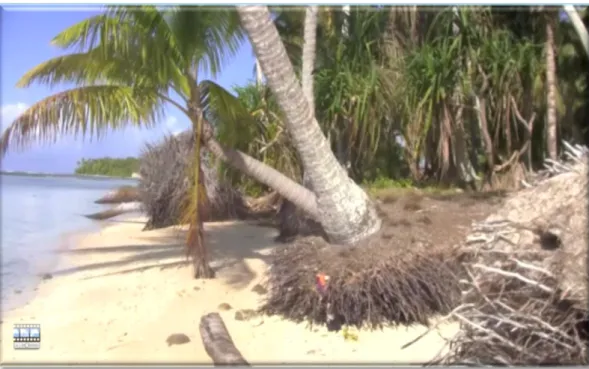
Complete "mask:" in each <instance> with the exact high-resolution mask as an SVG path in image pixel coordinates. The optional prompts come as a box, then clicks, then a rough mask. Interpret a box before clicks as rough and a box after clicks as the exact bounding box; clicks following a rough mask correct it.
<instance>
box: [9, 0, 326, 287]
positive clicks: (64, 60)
mask: <svg viewBox="0 0 589 369" xmlns="http://www.w3.org/2000/svg"><path fill="white" fill-rule="evenodd" d="M242 40H243V32H242V28H241V27H240V22H239V19H238V17H237V13H236V12H235V9H234V8H227V9H214V10H213V9H206V8H182V7H180V8H164V9H161V8H157V7H154V6H142V7H139V8H136V7H112V8H108V10H107V11H106V12H104V13H103V14H100V15H97V16H94V17H91V18H89V19H86V20H84V21H82V22H80V23H78V24H76V25H74V26H72V27H70V28H68V29H66V30H65V31H63V32H61V33H60V34H59V35H57V36H56V37H55V38H54V40H53V44H54V45H56V46H58V47H60V48H63V49H65V50H71V49H72V48H73V49H75V51H74V52H73V53H70V54H66V55H64V56H61V57H57V58H54V59H51V60H48V61H46V62H44V63H42V64H40V65H38V66H37V67H35V68H33V69H32V70H31V71H29V72H28V73H26V74H25V75H24V76H23V77H22V79H21V80H20V82H19V84H18V85H19V86H21V87H26V86H29V85H31V84H33V83H43V84H46V85H49V86H55V85H57V84H59V83H64V82H66V83H73V84H74V85H75V87H74V88H72V89H68V90H65V91H61V92H58V93H56V94H54V95H52V96H49V97H47V98H45V99H43V100H41V101H39V102H37V103H35V104H33V105H32V106H31V107H30V108H29V109H28V110H27V111H25V112H24V113H23V114H22V115H21V116H20V117H18V118H17V119H16V120H15V121H14V122H13V123H12V124H11V125H10V126H9V127H8V128H7V129H6V130H5V131H4V132H3V134H2V138H1V140H0V149H1V150H2V153H6V152H7V150H8V149H10V148H13V149H14V148H16V149H19V148H24V147H26V146H27V145H29V144H30V143H32V142H34V141H54V140H55V139H57V138H58V137H59V136H61V135H64V134H73V135H74V136H90V137H101V136H102V135H104V134H106V133H108V132H109V131H112V130H117V129H122V128H124V127H129V126H136V127H151V126H154V125H155V124H157V123H158V122H159V121H160V119H161V118H162V116H163V113H164V104H165V103H169V104H171V105H172V106H174V107H175V108H177V109H178V110H179V111H180V112H181V113H183V114H185V115H186V116H187V117H188V118H189V119H190V121H191V123H192V127H193V132H194V135H195V142H196V144H197V148H196V150H195V153H196V154H195V159H194V168H193V169H194V170H193V171H192V173H193V184H194V189H193V191H191V198H190V199H188V200H187V201H189V203H191V204H192V205H194V204H198V203H199V201H198V198H199V196H202V194H201V191H200V190H201V189H202V188H201V186H200V185H199V183H200V180H199V178H198V177H199V172H200V170H199V168H200V163H199V160H200V156H199V155H198V153H199V152H200V148H199V147H198V145H199V144H201V143H202V144H203V145H204V146H205V147H206V148H207V149H208V150H210V152H212V153H213V154H214V155H215V156H217V157H218V158H220V159H222V160H224V161H226V162H228V163H229V164H230V165H232V166H234V167H236V168H237V169H239V170H241V171H242V172H244V173H245V174H248V175H250V176H252V177H254V178H256V179H257V180H258V181H260V182H262V183H264V184H265V185H267V186H269V187H271V188H274V189H275V190H277V191H278V192H279V193H280V194H281V195H282V196H283V197H285V198H287V199H289V200H290V201H292V202H293V203H295V204H297V206H299V207H300V208H302V209H304V211H306V212H308V213H309V214H313V215H316V214H318V211H317V208H318V206H317V204H316V202H315V196H314V195H313V193H312V192H310V191H309V190H307V189H305V188H304V187H302V186H300V185H299V184H297V183H296V182H294V181H292V180H291V179H290V178H288V177H286V176H285V175H283V174H282V173H280V172H278V171H276V170H274V169H273V168H272V167H269V166H267V165H265V164H263V163H262V162H260V161H257V160H255V159H253V158H251V157H249V156H247V155H245V154H243V153H242V152H239V151H236V150H232V149H229V148H226V147H223V146H222V145H221V144H220V143H219V142H218V141H217V140H216V139H215V135H214V133H215V132H214V127H212V126H211V125H210V124H209V122H208V121H207V120H206V119H203V118H204V116H203V114H204V112H205V111H206V110H207V108H208V107H209V106H212V105H216V106H227V107H229V106H235V104H236V99H235V97H234V96H233V95H231V94H230V93H229V92H227V91H226V90H224V89H223V88H222V87H221V86H219V85H217V84H215V83H214V82H212V81H210V80H203V79H201V78H200V76H199V72H201V71H207V72H209V73H210V74H212V75H215V74H216V73H218V72H219V70H220V69H221V67H222V66H223V62H224V60H226V58H227V57H230V56H232V55H233V54H234V53H235V51H236V50H237V48H238V46H239V45H240V43H241V41H242ZM197 208H198V207H196V208H195V207H194V206H188V207H187V209H188V210H187V211H189V212H190V222H189V223H190V231H189V233H188V239H187V251H188V253H189V255H191V256H192V257H193V260H194V267H195V276H196V277H211V276H212V274H213V273H212V270H211V269H210V268H209V267H208V261H207V257H206V249H205V248H204V246H203V243H202V227H200V223H201V220H200V219H199V216H198V215H199V211H198V210H197Z"/></svg>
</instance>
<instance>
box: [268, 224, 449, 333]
mask: <svg viewBox="0 0 589 369" xmlns="http://www.w3.org/2000/svg"><path fill="white" fill-rule="evenodd" d="M457 268H459V262H458V258H457V257H456V255H454V251H453V250H452V249H451V248H448V247H435V246H432V245H431V244H422V245H416V244H412V245H398V244H392V243H391V240H385V239H384V238H381V237H380V235H378V236H376V237H373V238H372V239H370V240H367V241H366V242H363V243H362V244H361V245H358V246H353V247H347V248H341V247H337V246H333V245H329V244H327V243H326V241H325V240H324V239H323V238H321V237H306V238H301V239H299V240H297V242H296V243H294V244H292V245H290V246H288V247H284V248H276V249H275V251H274V254H273V255H272V261H271V262H270V270H269V273H268V277H269V280H268V290H269V292H268V294H267V300H266V301H265V303H264V305H263V306H262V308H261V311H262V312H264V313H266V314H271V315H273V314H277V315H282V316H284V317H286V318H287V319H291V320H295V321H305V320H307V321H311V322H313V323H316V324H324V323H326V317H327V314H330V315H332V316H333V317H334V318H335V319H336V320H338V321H339V325H341V324H347V325H354V326H357V327H360V326H367V327H369V328H377V327H382V326H386V325H390V324H392V325H396V324H412V323H416V322H419V323H424V324H427V323H428V319H429V318H431V317H432V316H433V315H437V314H444V313H446V314H447V313H449V312H450V311H451V310H452V308H453V307H454V306H456V305H457V304H458V303H459V299H460V291H459V288H458V281H457V278H456V272H457V270H458V269H457ZM318 273H323V274H324V275H326V276H328V277H329V282H328V285H327V288H326V290H325V292H320V291H318V289H317V288H316V279H315V278H316V275H317V274H318Z"/></svg>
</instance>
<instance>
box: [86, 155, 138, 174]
mask: <svg viewBox="0 0 589 369" xmlns="http://www.w3.org/2000/svg"><path fill="white" fill-rule="evenodd" d="M137 172H139V159H137V158H134V157H131V156H129V157H127V158H109V157H104V158H96V159H82V160H79V161H78V163H77V165H76V170H75V173H76V174H79V175H100V176H110V177H131V175H132V174H133V173H137Z"/></svg>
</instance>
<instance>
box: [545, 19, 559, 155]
mask: <svg viewBox="0 0 589 369" xmlns="http://www.w3.org/2000/svg"><path fill="white" fill-rule="evenodd" d="M548 17H551V16H550V15H549V16H548ZM551 20H552V19H548V20H547V22H546V41H545V48H546V106H547V109H546V149H547V151H548V157H549V158H550V159H553V160H556V159H557V157H558V126H557V121H556V62H555V60H554V48H555V43H554V28H553V24H552V22H551Z"/></svg>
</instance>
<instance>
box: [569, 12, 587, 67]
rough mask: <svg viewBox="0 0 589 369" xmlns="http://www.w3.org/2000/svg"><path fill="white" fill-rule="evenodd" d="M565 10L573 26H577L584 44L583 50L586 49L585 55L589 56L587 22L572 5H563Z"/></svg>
mask: <svg viewBox="0 0 589 369" xmlns="http://www.w3.org/2000/svg"><path fill="white" fill-rule="evenodd" d="M563 9H564V11H565V12H566V13H567V15H568V16H569V19H570V20H571V23H572V24H573V27H574V28H575V32H577V35H579V40H580V41H581V44H582V45H583V50H585V55H586V56H587V58H589V32H588V30H587V27H585V23H583V19H581V16H579V12H578V11H577V9H575V7H574V6H572V5H565V6H563Z"/></svg>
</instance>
